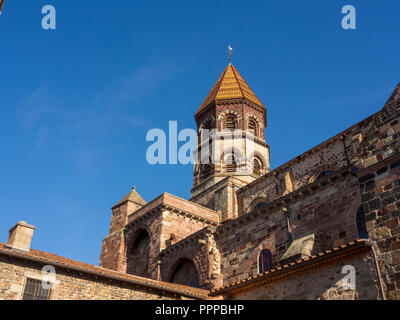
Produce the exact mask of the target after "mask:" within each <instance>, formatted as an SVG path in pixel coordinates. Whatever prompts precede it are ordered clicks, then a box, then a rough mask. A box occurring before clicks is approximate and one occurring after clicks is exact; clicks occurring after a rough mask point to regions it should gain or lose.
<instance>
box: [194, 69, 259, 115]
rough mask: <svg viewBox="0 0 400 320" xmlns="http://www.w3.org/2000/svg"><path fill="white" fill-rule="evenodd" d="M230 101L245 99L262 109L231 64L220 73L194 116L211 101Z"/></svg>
mask: <svg viewBox="0 0 400 320" xmlns="http://www.w3.org/2000/svg"><path fill="white" fill-rule="evenodd" d="M230 99H247V100H249V101H251V102H253V103H255V104H256V105H258V106H260V107H264V106H263V104H262V103H261V101H260V100H259V99H258V98H257V96H256V95H255V93H254V92H253V90H251V89H250V87H249V85H248V84H247V83H246V81H245V80H244V79H243V78H242V76H241V75H240V74H239V72H238V71H237V70H236V68H235V67H234V66H233V65H232V64H229V65H228V66H227V67H226V68H225V70H224V72H222V74H221V76H220V77H219V78H218V80H217V82H216V83H215V84H214V86H213V88H212V89H211V91H210V93H209V94H208V96H207V98H206V99H205V100H204V101H203V103H202V104H201V106H200V108H199V110H197V112H196V114H198V113H199V112H201V111H202V110H203V109H204V108H205V107H207V106H208V105H209V104H210V103H211V102H213V101H218V100H230Z"/></svg>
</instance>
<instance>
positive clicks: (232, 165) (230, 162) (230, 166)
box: [225, 154, 236, 172]
mask: <svg viewBox="0 0 400 320" xmlns="http://www.w3.org/2000/svg"><path fill="white" fill-rule="evenodd" d="M225 163H226V172H236V161H235V156H234V155H233V154H231V155H228V157H227V158H226V162H225Z"/></svg>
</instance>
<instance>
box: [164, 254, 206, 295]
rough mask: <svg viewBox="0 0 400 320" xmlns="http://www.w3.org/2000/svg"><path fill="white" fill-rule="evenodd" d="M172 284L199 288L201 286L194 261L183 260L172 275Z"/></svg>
mask: <svg viewBox="0 0 400 320" xmlns="http://www.w3.org/2000/svg"><path fill="white" fill-rule="evenodd" d="M170 282H172V283H178V284H184V285H187V286H189V287H194V288H198V287H199V286H200V281H199V274H198V272H197V269H196V266H195V265H194V263H193V261H191V260H189V259H184V260H182V261H181V262H180V263H179V264H178V265H177V266H176V268H175V270H174V272H173V273H172V276H171V279H170Z"/></svg>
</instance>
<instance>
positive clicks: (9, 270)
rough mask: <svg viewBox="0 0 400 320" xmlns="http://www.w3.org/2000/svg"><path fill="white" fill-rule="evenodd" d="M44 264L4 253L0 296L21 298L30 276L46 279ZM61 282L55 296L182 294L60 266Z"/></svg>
mask: <svg viewBox="0 0 400 320" xmlns="http://www.w3.org/2000/svg"><path fill="white" fill-rule="evenodd" d="M42 267H43V265H42V264H40V263H36V262H30V261H26V260H22V259H18V258H13V257H9V256H6V255H0V300H20V299H22V296H23V291H24V288H25V283H26V279H27V278H31V279H36V280H40V281H41V280H42V279H43V278H42V277H43V276H42V272H41V269H42ZM56 274H57V276H56V279H57V280H58V281H59V284H58V285H57V286H56V287H55V289H54V290H53V291H52V293H51V297H50V299H52V300H160V299H180V298H182V297H181V296H180V295H179V294H174V293H168V292H165V291H163V290H158V289H152V288H148V287H145V286H140V285H135V284H130V283H127V282H125V283H123V282H122V281H118V280H111V279H107V278H101V277H95V276H94V275H90V274H84V273H82V272H75V271H71V270H70V271H66V270H64V269H61V268H56Z"/></svg>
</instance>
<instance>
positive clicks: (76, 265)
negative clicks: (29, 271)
mask: <svg viewBox="0 0 400 320" xmlns="http://www.w3.org/2000/svg"><path fill="white" fill-rule="evenodd" d="M0 254H4V255H8V256H14V257H17V258H21V259H28V260H32V261H36V262H43V263H47V264H56V265H57V266H58V267H61V268H65V269H71V270H75V271H78V272H83V273H85V272H86V273H89V274H95V275H97V276H100V277H105V278H110V279H114V280H118V281H122V282H130V283H134V284H136V285H142V286H144V287H150V288H153V289H159V290H164V291H168V292H173V293H178V294H182V295H184V296H189V297H192V298H200V299H205V298H207V296H208V293H209V291H207V290H203V289H199V288H193V287H188V286H184V285H180V284H174V283H168V282H161V281H156V280H152V279H147V278H142V277H138V276H134V275H129V274H125V273H120V272H117V271H114V270H110V269H105V268H101V267H97V266H94V265H91V264H88V263H84V262H79V261H75V260H71V259H68V258H64V257H61V256H58V255H55V254H52V253H48V252H45V251H40V250H35V249H31V250H30V252H24V251H20V250H14V249H11V248H9V247H8V246H7V245H6V244H4V243H0Z"/></svg>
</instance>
